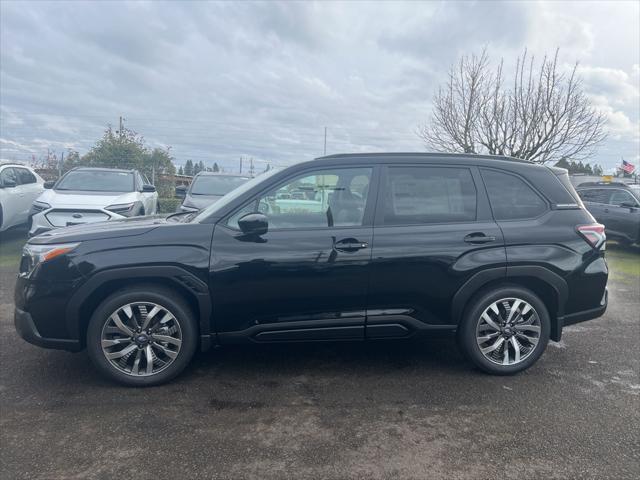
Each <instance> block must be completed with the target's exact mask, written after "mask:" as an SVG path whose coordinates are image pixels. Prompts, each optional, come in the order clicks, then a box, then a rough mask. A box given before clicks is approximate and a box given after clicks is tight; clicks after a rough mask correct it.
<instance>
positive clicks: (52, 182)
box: [43, 180, 56, 189]
mask: <svg viewBox="0 0 640 480" xmlns="http://www.w3.org/2000/svg"><path fill="white" fill-rule="evenodd" d="M55 184H56V182H55V180H47V181H46V182H44V185H43V186H44V188H49V189H51V188H53V186H54V185H55Z"/></svg>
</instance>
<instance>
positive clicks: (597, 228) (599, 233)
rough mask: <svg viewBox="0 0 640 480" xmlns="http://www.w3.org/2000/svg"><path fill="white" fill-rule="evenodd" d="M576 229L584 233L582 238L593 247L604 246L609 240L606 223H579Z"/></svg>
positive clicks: (581, 233)
mask: <svg viewBox="0 0 640 480" xmlns="http://www.w3.org/2000/svg"><path fill="white" fill-rule="evenodd" d="M576 229H577V230H578V233H579V234H580V235H582V238H584V239H585V240H586V241H587V243H588V244H589V245H591V246H592V247H593V248H596V249H598V248H602V247H604V242H605V241H606V240H607V236H606V235H605V233H604V225H601V224H599V223H593V224H591V225H578V226H577V227H576Z"/></svg>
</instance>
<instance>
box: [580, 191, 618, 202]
mask: <svg viewBox="0 0 640 480" xmlns="http://www.w3.org/2000/svg"><path fill="white" fill-rule="evenodd" d="M578 195H580V198H582V200H583V201H585V202H591V203H609V196H610V195H611V190H606V189H604V188H589V189H587V190H580V191H579V192H578Z"/></svg>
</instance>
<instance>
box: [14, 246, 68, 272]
mask: <svg viewBox="0 0 640 480" xmlns="http://www.w3.org/2000/svg"><path fill="white" fill-rule="evenodd" d="M78 245H80V244H79V243H58V244H54V245H32V244H30V243H27V244H26V245H25V246H24V248H23V249H22V260H21V261H20V273H29V272H31V271H33V270H34V269H35V268H36V267H37V266H38V265H40V264H41V263H44V262H48V261H49V260H53V259H54V258H56V257H59V256H60V255H64V254H65V253H69V252H70V251H71V250H73V249H74V248H76V247H77V246H78Z"/></svg>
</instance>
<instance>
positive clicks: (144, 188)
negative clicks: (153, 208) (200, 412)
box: [142, 183, 156, 193]
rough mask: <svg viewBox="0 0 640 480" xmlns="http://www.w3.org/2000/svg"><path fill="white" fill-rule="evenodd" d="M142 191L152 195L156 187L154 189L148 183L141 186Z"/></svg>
mask: <svg viewBox="0 0 640 480" xmlns="http://www.w3.org/2000/svg"><path fill="white" fill-rule="evenodd" d="M142 191H143V192H146V193H153V192H155V191H156V187H154V186H153V185H149V184H148V183H145V184H144V185H142Z"/></svg>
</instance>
